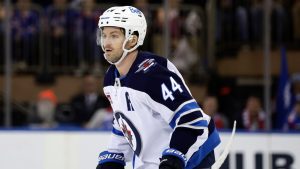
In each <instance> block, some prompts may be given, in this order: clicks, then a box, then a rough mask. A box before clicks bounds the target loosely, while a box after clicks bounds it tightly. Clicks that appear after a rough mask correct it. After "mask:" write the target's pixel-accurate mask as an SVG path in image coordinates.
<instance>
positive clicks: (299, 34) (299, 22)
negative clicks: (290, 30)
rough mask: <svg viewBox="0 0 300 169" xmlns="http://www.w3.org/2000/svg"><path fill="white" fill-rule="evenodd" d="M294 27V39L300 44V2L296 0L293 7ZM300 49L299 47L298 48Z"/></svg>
mask: <svg viewBox="0 0 300 169" xmlns="http://www.w3.org/2000/svg"><path fill="white" fill-rule="evenodd" d="M292 12H293V25H294V39H295V42H296V43H298V44H300V0H295V2H294V5H293V7H292ZM298 47H299V46H298Z"/></svg>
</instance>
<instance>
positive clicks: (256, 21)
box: [250, 0, 264, 45]
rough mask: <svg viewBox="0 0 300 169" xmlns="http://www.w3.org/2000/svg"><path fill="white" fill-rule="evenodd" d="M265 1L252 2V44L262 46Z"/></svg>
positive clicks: (255, 0) (252, 0)
mask: <svg viewBox="0 0 300 169" xmlns="http://www.w3.org/2000/svg"><path fill="white" fill-rule="evenodd" d="M263 7H264V6H263V1H262V0H251V9H250V16H251V17H250V18H251V35H252V43H253V45H254V44H257V43H258V44H262V38H263V32H264V31H263V23H264V21H263V18H264V12H263Z"/></svg>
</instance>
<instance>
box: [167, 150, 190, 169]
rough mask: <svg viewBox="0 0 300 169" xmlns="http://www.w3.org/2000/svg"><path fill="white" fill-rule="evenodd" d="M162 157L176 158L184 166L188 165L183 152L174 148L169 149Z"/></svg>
mask: <svg viewBox="0 0 300 169" xmlns="http://www.w3.org/2000/svg"><path fill="white" fill-rule="evenodd" d="M162 156H175V157H177V158H179V159H180V160H181V161H182V163H183V164H184V166H185V165H186V161H187V158H186V157H185V155H184V154H183V153H182V152H180V151H178V150H176V149H174V148H168V149H166V150H164V151H163V153H162Z"/></svg>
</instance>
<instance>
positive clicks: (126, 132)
mask: <svg viewBox="0 0 300 169" xmlns="http://www.w3.org/2000/svg"><path fill="white" fill-rule="evenodd" d="M121 127H122V131H123V133H124V136H125V137H126V138H127V139H128V141H129V143H130V145H131V146H132V145H133V143H132V134H131V131H130V130H128V129H127V126H126V125H125V124H124V123H123V122H122V126H121Z"/></svg>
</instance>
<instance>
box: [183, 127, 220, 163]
mask: <svg viewBox="0 0 300 169" xmlns="http://www.w3.org/2000/svg"><path fill="white" fill-rule="evenodd" d="M220 142H221V140H220V137H219V134H218V132H217V130H216V129H215V130H214V131H213V132H212V133H211V135H210V136H209V137H208V139H207V140H206V141H205V143H204V144H203V145H202V146H201V147H200V148H199V150H198V151H197V152H195V153H194V154H193V156H192V157H191V158H190V159H189V161H188V162H187V166H186V169H193V168H195V167H196V166H198V165H199V164H200V163H201V162H202V160H203V159H204V158H205V157H206V156H207V155H208V153H210V152H211V151H213V150H214V148H216V147H217V146H218V145H219V144H220Z"/></svg>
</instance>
